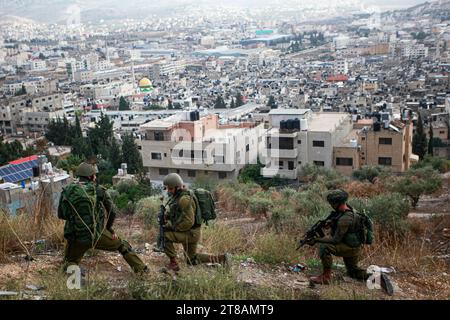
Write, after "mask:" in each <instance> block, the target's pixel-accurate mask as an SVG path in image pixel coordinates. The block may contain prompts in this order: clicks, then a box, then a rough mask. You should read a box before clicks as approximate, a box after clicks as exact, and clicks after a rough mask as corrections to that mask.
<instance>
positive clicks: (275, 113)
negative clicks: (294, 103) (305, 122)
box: [269, 109, 311, 115]
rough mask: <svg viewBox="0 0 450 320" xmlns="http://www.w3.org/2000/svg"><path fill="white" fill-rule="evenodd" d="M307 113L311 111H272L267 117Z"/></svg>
mask: <svg viewBox="0 0 450 320" xmlns="http://www.w3.org/2000/svg"><path fill="white" fill-rule="evenodd" d="M309 111H311V109H272V110H270V112H269V115H297V114H299V115H303V114H305V113H307V112H309Z"/></svg>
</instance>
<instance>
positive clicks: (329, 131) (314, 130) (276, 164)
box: [261, 109, 352, 179]
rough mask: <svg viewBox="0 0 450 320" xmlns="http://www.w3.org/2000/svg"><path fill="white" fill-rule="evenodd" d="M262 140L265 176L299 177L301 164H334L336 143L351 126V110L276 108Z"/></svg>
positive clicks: (346, 133)
mask: <svg viewBox="0 0 450 320" xmlns="http://www.w3.org/2000/svg"><path fill="white" fill-rule="evenodd" d="M269 119H270V120H269V123H270V128H269V129H268V130H267V131H266V133H265V135H264V137H263V141H264V142H265V143H266V145H265V149H266V150H265V152H264V155H265V157H264V163H265V168H262V169H261V175H263V176H264V177H275V176H279V177H281V178H286V179H297V178H298V177H299V173H300V170H301V168H302V167H303V166H304V165H306V164H315V165H317V166H322V167H326V168H331V167H332V166H333V146H335V145H336V143H337V142H338V141H340V140H341V139H342V138H344V137H345V136H347V135H348V133H349V132H350V131H351V130H352V122H351V117H350V115H349V114H345V113H334V112H326V113H313V112H312V111H311V110H310V109H275V110H272V111H270V112H269Z"/></svg>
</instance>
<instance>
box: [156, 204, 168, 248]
mask: <svg viewBox="0 0 450 320" xmlns="http://www.w3.org/2000/svg"><path fill="white" fill-rule="evenodd" d="M161 201H163V198H161ZM165 215H166V207H164V204H161V206H160V208H159V214H158V224H159V234H158V238H157V240H156V249H155V251H157V252H164V249H165V247H166V238H165V235H164V224H165V223H166V217H165Z"/></svg>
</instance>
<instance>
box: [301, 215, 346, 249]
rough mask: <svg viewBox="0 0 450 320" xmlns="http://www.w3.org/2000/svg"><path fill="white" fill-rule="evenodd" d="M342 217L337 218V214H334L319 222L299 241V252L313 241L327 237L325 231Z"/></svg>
mask: <svg viewBox="0 0 450 320" xmlns="http://www.w3.org/2000/svg"><path fill="white" fill-rule="evenodd" d="M340 217H341V214H339V215H338V216H335V213H334V212H332V213H331V214H330V215H329V216H328V217H327V218H326V219H324V220H319V221H317V222H316V223H315V224H314V225H313V226H312V227H311V228H310V229H309V230H308V231H306V233H305V235H304V236H303V237H302V239H301V240H300V241H299V243H298V247H297V250H298V249H300V248H301V247H303V246H304V245H305V244H307V243H308V242H309V241H311V240H314V239H318V238H323V237H324V236H325V233H324V231H323V229H324V228H327V227H329V226H330V225H331V224H332V223H333V222H335V221H337V220H338V219H339V218H340Z"/></svg>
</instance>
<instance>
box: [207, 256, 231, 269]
mask: <svg viewBox="0 0 450 320" xmlns="http://www.w3.org/2000/svg"><path fill="white" fill-rule="evenodd" d="M211 262H213V263H219V264H221V265H222V266H223V267H225V268H229V267H230V266H231V257H230V255H229V254H228V253H225V254H221V255H219V256H217V257H214V258H212V259H211Z"/></svg>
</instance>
